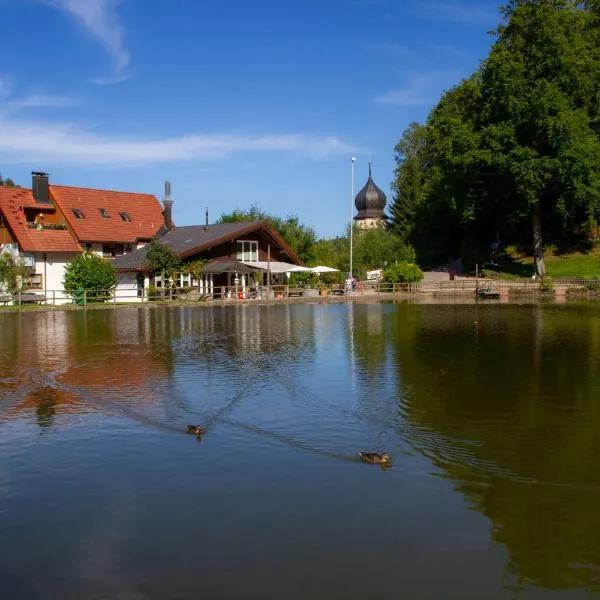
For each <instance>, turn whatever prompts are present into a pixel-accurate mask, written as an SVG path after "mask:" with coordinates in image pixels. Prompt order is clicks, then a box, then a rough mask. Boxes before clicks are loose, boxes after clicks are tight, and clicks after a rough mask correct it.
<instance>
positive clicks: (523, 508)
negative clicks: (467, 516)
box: [393, 306, 600, 589]
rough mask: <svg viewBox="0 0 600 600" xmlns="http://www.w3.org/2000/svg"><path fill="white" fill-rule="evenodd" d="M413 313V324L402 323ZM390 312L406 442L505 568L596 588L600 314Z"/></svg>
mask: <svg viewBox="0 0 600 600" xmlns="http://www.w3.org/2000/svg"><path fill="white" fill-rule="evenodd" d="M413 313H417V314H418V315H419V317H418V318H419V319H420V320H421V324H420V326H419V327H418V328H411V327H407V326H406V323H407V320H409V319H411V318H414V314H413ZM474 314H475V308H474V307H473V308H469V307H464V306H463V307H425V306H404V307H399V310H398V311H397V313H396V322H395V326H394V328H393V340H394V343H393V347H394V352H395V355H396V364H397V368H398V371H399V376H400V378H401V379H402V381H403V383H404V385H405V386H408V389H410V393H409V394H407V395H405V397H403V399H402V402H401V405H400V409H401V411H402V412H403V414H404V416H405V418H407V419H408V421H409V422H410V423H411V424H413V425H417V426H418V427H420V428H422V429H423V430H424V431H425V432H428V433H429V434H430V435H425V434H424V435H423V436H420V437H418V436H417V437H415V439H414V440H411V441H412V443H413V445H414V447H415V448H416V449H417V450H419V451H420V452H422V453H424V454H426V455H427V456H428V457H429V458H430V459H431V460H432V461H433V462H434V463H435V464H436V465H437V466H438V467H439V468H440V469H442V472H443V473H444V474H445V475H446V476H447V477H449V478H450V479H452V480H453V481H454V482H455V483H456V486H457V488H458V489H459V490H460V491H461V492H462V493H464V494H465V495H466V497H467V498H468V499H469V501H470V503H471V504H472V506H473V507H475V508H476V509H477V510H479V511H481V512H482V513H484V514H485V515H486V516H488V517H489V518H490V520H491V521H492V523H493V530H492V537H493V539H494V540H495V541H497V542H499V543H502V544H503V545H504V546H505V547H506V549H507V551H508V554H509V561H510V567H511V570H512V571H513V573H514V574H515V575H516V576H517V577H518V578H519V579H522V580H524V581H528V582H531V583H534V584H536V585H538V586H542V587H545V588H551V589H566V588H577V587H587V588H589V589H598V587H599V583H600V579H599V576H600V545H599V544H598V542H597V540H598V536H599V534H600V510H599V509H598V506H599V505H600V470H599V469H598V462H597V457H598V456H599V455H600V403H599V402H598V398H600V371H599V369H598V357H599V350H600V318H599V317H598V314H597V311H595V310H592V311H582V310H580V309H577V308H573V309H563V308H562V307H561V308H560V309H557V308H556V307H545V308H542V307H529V308H525V307H502V308H491V307H488V308H487V309H482V308H480V309H479V318H478V323H477V324H476V323H474V321H475V318H474Z"/></svg>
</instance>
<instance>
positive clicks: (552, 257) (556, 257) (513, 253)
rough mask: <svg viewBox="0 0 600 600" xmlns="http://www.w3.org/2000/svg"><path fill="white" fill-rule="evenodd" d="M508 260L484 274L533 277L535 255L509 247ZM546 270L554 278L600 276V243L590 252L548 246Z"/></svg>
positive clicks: (515, 277)
mask: <svg viewBox="0 0 600 600" xmlns="http://www.w3.org/2000/svg"><path fill="white" fill-rule="evenodd" d="M507 255H508V260H507V261H506V263H505V264H504V265H502V267H497V268H494V269H491V268H487V267H486V269H484V271H483V272H482V274H483V275H485V276H489V277H496V278H499V279H518V278H521V277H531V276H532V274H533V257H532V256H530V255H527V254H524V253H521V252H519V251H518V249H517V248H516V247H514V246H509V247H508V248H507ZM544 260H545V262H546V271H547V272H548V275H549V276H550V277H552V278H553V279H566V278H578V279H596V278H599V277H600V245H596V246H594V247H593V248H592V249H591V250H589V251H588V252H569V253H562V252H559V251H558V249H557V248H555V247H548V248H546V250H545V252H544Z"/></svg>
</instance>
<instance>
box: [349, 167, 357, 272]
mask: <svg viewBox="0 0 600 600" xmlns="http://www.w3.org/2000/svg"><path fill="white" fill-rule="evenodd" d="M355 162H356V157H355V156H353V157H352V186H351V187H352V192H351V198H350V281H352V278H353V277H352V270H353V269H352V244H353V235H352V230H353V229H354V228H353V226H352V223H353V221H354V163H355Z"/></svg>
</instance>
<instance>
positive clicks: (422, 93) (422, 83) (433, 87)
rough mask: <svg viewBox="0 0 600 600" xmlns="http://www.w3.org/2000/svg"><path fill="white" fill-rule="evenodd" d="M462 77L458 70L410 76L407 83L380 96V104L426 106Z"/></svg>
mask: <svg viewBox="0 0 600 600" xmlns="http://www.w3.org/2000/svg"><path fill="white" fill-rule="evenodd" d="M459 79H460V74H459V73H457V72H456V71H432V72H430V73H423V74H420V75H412V76H410V77H409V80H408V82H407V84H406V85H405V86H404V87H402V88H398V89H395V90H391V91H389V92H386V93H384V94H382V95H381V96H378V97H377V98H376V99H375V101H376V102H378V103H379V104H396V105H398V106H425V105H429V104H434V103H435V102H436V101H437V100H438V99H439V97H440V96H441V95H442V93H443V92H444V90H446V89H448V88H449V87H451V86H453V85H455V84H456V83H457V82H458V81H459Z"/></svg>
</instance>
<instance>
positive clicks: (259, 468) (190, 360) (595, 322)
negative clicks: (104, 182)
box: [0, 304, 600, 600]
mask: <svg viewBox="0 0 600 600" xmlns="http://www.w3.org/2000/svg"><path fill="white" fill-rule="evenodd" d="M187 423H202V424H204V425H205V426H207V427H208V428H209V431H208V433H207V434H206V435H205V436H204V438H203V439H202V440H201V441H200V442H198V441H197V440H196V439H195V438H194V436H189V435H187V434H185V433H184V432H183V430H184V428H185V425H186V424H187ZM358 450H387V451H389V452H390V453H391V454H392V455H393V457H394V465H393V467H392V468H391V469H388V470H386V471H383V470H382V469H380V468H379V467H377V466H371V465H364V464H362V463H359V462H357V460H356V453H357V451H358ZM598 592H600V307H599V306H596V305H593V304H590V305H587V306H580V305H562V306H558V305H547V306H541V305H540V306H478V307H477V306H461V305H448V306H444V305H429V306H427V305H409V304H399V305H395V304H364V305H363V304H357V305H345V304H341V305H318V304H315V305H289V306H265V307H256V306H244V307H242V306H240V307H226V308H216V309H206V308H171V309H164V310H160V309H158V310H157V309H122V310H99V311H87V312H85V311H79V312H47V313H36V312H23V313H14V312H0V598H2V599H4V598H6V599H9V600H12V599H15V600H20V599H29V598H40V599H60V600H63V599H64V600H69V599H71V598H72V599H76V600H88V599H90V600H103V599H107V600H109V599H110V600H112V599H123V600H129V599H132V600H146V599H147V600H162V599H165V600H171V599H172V600H179V599H181V600H184V599H190V600H191V599H206V600H238V599H254V598H256V599H277V600H285V599H308V598H310V599H315V600H320V599H324V600H325V599H332V598H341V599H348V600H353V599H388V598H390V599H392V598H393V599H395V598H406V599H407V600H413V599H424V600H425V599H438V598H439V599H445V598H448V599H456V600H468V599H473V600H475V599H477V600H479V599H490V600H495V599H517V598H519V599H520V598H527V599H546V598H573V599H577V598H591V597H594V598H595V597H597V595H600V594H598Z"/></svg>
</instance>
